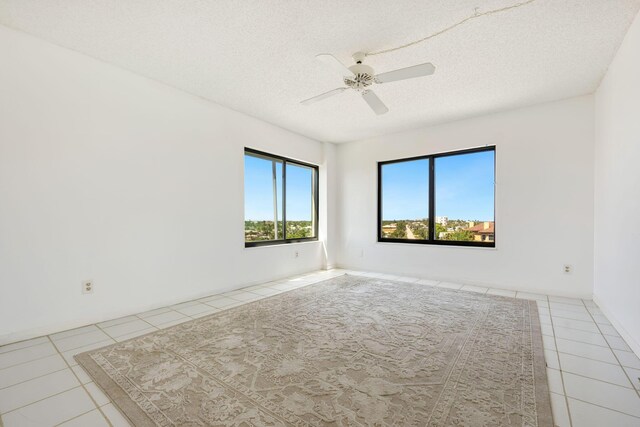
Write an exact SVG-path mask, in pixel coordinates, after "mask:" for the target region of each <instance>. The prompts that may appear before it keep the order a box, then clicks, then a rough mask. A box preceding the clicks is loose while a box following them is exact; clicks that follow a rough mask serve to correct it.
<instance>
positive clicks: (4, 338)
mask: <svg viewBox="0 0 640 427" xmlns="http://www.w3.org/2000/svg"><path fill="white" fill-rule="evenodd" d="M314 271H318V270H305V271H299V272H297V273H294V274H291V275H289V276H284V277H274V278H271V279H269V280H260V281H252V282H248V283H242V284H240V285H236V286H229V287H226V288H223V289H220V290H216V293H215V294H212V293H211V292H204V293H199V294H197V295H190V296H188V297H186V298H180V299H179V300H171V301H160V302H157V303H154V304H148V305H142V306H138V307H136V308H134V309H127V310H113V311H110V312H108V314H104V315H100V316H89V317H84V318H78V319H74V320H73V321H72V322H61V323H55V324H50V325H47V326H43V327H39V328H33V329H27V330H23V331H17V332H12V333H9V334H5V335H0V346H3V345H8V344H14V343H17V342H21V341H27V340H30V339H34V338H39V337H43V336H46V335H51V334H55V333H58V332H63V331H68V330H71V329H77V328H82V327H83V326H88V325H94V324H96V323H100V322H106V321H108V320H112V319H118V318H120V317H125V316H131V315H134V314H138V313H144V312H145V311H150V310H155V309H158V308H163V307H168V306H171V305H176V304H181V303H183V302H188V301H193V300H196V299H200V298H205V297H207V296H210V295H216V294H223V293H225V292H231V291H236V290H239V289H243V288H248V287H250V286H254V285H259V284H261V283H267V282H273V281H276V280H282V279H285V278H287V277H291V276H299V275H301V274H307V273H312V272H314Z"/></svg>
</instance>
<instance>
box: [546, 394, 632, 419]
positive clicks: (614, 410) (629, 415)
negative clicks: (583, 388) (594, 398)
mask: <svg viewBox="0 0 640 427" xmlns="http://www.w3.org/2000/svg"><path fill="white" fill-rule="evenodd" d="M556 394H557V393H556ZM571 399H573V400H577V401H578V402H582V403H586V404H587V405H593V406H597V407H598V408H602V409H606V410H607V411H611V412H617V413H618V414H622V415H626V416H627V417H631V418H636V419H638V420H640V417H639V416H637V415H632V414H629V413H628V412H622V411H620V410H618V409H613V408H609V407H608V406H602V405H598V404H597V403H592V402H587V401H586V400H582V399H578V398H577V397H571Z"/></svg>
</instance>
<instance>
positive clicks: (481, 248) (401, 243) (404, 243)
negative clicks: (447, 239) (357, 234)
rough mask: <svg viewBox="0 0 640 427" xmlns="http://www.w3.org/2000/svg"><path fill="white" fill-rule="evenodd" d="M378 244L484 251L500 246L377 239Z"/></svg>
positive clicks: (495, 249)
mask: <svg viewBox="0 0 640 427" xmlns="http://www.w3.org/2000/svg"><path fill="white" fill-rule="evenodd" d="M376 244H379V245H392V246H394V245H403V246H415V247H417V248H424V247H429V248H434V247H437V248H449V249H480V250H484V251H497V250H498V246H497V245H496V246H469V245H446V244H444V245H443V244H437V243H409V242H384V241H382V242H380V241H376Z"/></svg>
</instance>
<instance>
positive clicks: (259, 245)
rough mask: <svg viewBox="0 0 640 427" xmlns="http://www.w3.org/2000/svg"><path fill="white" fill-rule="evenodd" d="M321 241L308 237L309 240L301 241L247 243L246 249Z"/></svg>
mask: <svg viewBox="0 0 640 427" xmlns="http://www.w3.org/2000/svg"><path fill="white" fill-rule="evenodd" d="M318 242H320V240H319V239H317V238H316V239H308V240H300V241H293V242H264V243H259V244H257V245H250V246H247V245H246V244H245V246H244V248H245V249H259V248H273V247H282V246H289V245H301V244H306V245H308V244H313V243H318Z"/></svg>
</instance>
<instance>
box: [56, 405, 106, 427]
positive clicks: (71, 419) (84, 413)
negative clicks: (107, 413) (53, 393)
mask: <svg viewBox="0 0 640 427" xmlns="http://www.w3.org/2000/svg"><path fill="white" fill-rule="evenodd" d="M93 411H95V409H91V410H89V411H87V412H83V413H82V414H80V415H76V416H75V417H73V418H69V419H68V420H64V421H63V422H61V423H58V424H54V427H58V426H61V425H63V424H65V423H68V422H69V421H73V420H75V419H76V418H80V417H82V416H84V415H87V414H88V413H89V412H93ZM103 416H104V415H103ZM108 422H109V420H107V423H108ZM110 425H111V424H110Z"/></svg>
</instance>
